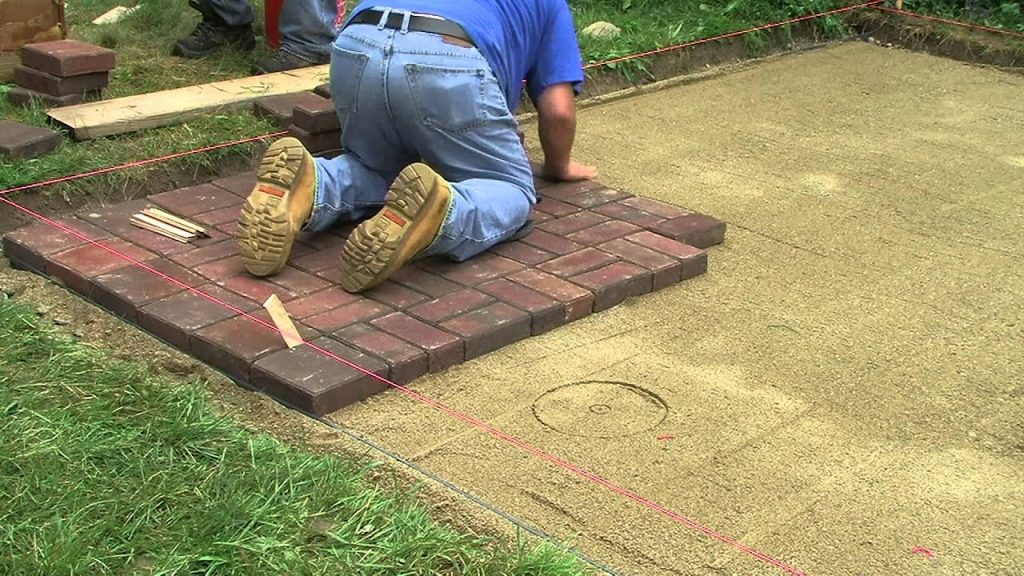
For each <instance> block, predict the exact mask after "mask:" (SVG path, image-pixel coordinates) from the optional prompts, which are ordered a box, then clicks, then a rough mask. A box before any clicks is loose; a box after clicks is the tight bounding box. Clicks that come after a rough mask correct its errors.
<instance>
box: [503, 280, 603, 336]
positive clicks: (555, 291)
mask: <svg viewBox="0 0 1024 576" xmlns="http://www.w3.org/2000/svg"><path fill="white" fill-rule="evenodd" d="M508 279H509V280H512V281H513V282H516V283H518V284H522V285H523V286H526V287H528V288H532V289H533V290H535V291H537V292H540V293H541V294H545V295H547V296H551V297H552V298H554V299H556V300H558V301H560V302H562V303H563V304H564V305H565V322H566V323H567V324H568V323H569V322H574V321H576V320H579V319H580V318H583V317H584V316H586V315H587V314H590V312H591V311H592V310H593V309H594V294H593V293H592V292H590V291H589V290H587V289H585V288H582V287H580V286H577V285H576V284H573V283H572V282H567V281H565V280H562V279H561V278H559V277H557V276H552V275H551V274H546V273H544V272H541V271H540V270H535V269H527V270H523V271H521V272H517V273H515V274H513V275H511V276H509V277H508Z"/></svg>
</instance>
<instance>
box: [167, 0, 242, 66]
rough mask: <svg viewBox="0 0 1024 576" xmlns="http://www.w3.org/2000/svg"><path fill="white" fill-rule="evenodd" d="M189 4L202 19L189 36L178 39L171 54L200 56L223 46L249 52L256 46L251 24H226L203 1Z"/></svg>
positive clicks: (190, 56) (193, 1) (190, 1)
mask: <svg viewBox="0 0 1024 576" xmlns="http://www.w3.org/2000/svg"><path fill="white" fill-rule="evenodd" d="M189 5H190V6H192V8H194V9H196V10H198V11H199V13H200V14H202V15H203V20H202V22H200V23H199V25H198V26H196V29H195V30H193V31H192V34H191V35H190V36H188V37H186V38H182V39H181V40H178V42H177V43H176V44H175V45H174V49H173V50H171V54H173V55H175V56H181V57H182V58H202V57H204V56H208V55H209V54H210V53H211V52H213V51H215V50H217V49H218V48H221V47H223V46H230V47H232V48H236V49H238V50H241V51H243V52H251V51H252V49H253V48H255V47H256V35H255V34H253V32H252V24H248V25H246V26H228V25H226V24H225V23H224V21H223V20H222V19H221V18H220V17H218V16H217V14H216V13H214V12H213V11H212V10H211V9H210V8H209V7H208V6H206V4H205V3H203V2H199V1H197V0H189Z"/></svg>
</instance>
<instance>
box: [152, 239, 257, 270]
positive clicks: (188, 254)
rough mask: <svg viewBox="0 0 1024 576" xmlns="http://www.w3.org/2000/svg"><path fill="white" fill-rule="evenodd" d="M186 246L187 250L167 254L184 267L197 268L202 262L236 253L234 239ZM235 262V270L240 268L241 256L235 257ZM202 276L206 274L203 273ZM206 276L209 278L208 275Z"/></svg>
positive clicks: (224, 257)
mask: <svg viewBox="0 0 1024 576" xmlns="http://www.w3.org/2000/svg"><path fill="white" fill-rule="evenodd" d="M187 246H188V247H189V248H188V250H186V251H184V252H181V253H177V254H169V255H168V256H167V257H168V258H170V259H171V260H173V261H174V262H176V263H178V264H181V265H182V266H184V267H186V268H197V267H199V266H202V265H204V264H209V263H211V262H215V261H218V260H224V259H226V258H228V257H230V256H236V255H237V254H238V244H237V243H236V242H235V241H234V240H220V241H217V242H213V243H211V244H207V245H205V246H195V245H187ZM236 264H237V268H235V270H241V269H242V260H241V258H238V259H236ZM200 273H202V272H200ZM234 275H235V274H224V275H223V276H220V278H228V277H230V276H234ZM204 276H206V275H205V274H204ZM206 277H207V278H209V277H210V276H206Z"/></svg>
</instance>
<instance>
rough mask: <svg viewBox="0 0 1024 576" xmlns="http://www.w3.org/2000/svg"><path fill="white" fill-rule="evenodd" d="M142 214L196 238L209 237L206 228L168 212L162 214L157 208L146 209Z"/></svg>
mask: <svg viewBox="0 0 1024 576" xmlns="http://www.w3.org/2000/svg"><path fill="white" fill-rule="evenodd" d="M142 213H143V214H145V215H146V216H149V217H150V218H155V219H157V220H160V221H161V222H163V223H165V224H170V225H172V226H176V227H178V228H181V229H182V230H186V231H188V232H191V233H193V234H195V235H197V236H204V237H209V235H210V234H209V233H207V232H206V228H203V227H202V226H200V225H198V224H194V223H192V222H189V221H188V220H185V219H184V218H178V217H177V216H175V215H174V214H171V213H170V212H164V211H163V210H161V209H159V208H146V209H145V210H143V211H142Z"/></svg>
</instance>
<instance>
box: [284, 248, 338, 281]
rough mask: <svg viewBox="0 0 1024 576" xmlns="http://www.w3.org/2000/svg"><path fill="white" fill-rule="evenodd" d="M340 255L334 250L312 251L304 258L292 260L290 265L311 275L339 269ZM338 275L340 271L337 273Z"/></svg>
mask: <svg viewBox="0 0 1024 576" xmlns="http://www.w3.org/2000/svg"><path fill="white" fill-rule="evenodd" d="M340 262H341V255H340V253H339V252H337V251H335V250H313V251H312V252H310V253H309V254H307V255H305V256H300V257H298V258H293V259H292V261H291V265H292V266H295V267H296V268H298V269H300V270H305V271H306V272H309V273H311V274H318V273H320V272H323V271H325V270H335V269H339V268H340ZM338 273H339V275H340V273H341V272H340V270H339V271H338Z"/></svg>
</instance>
